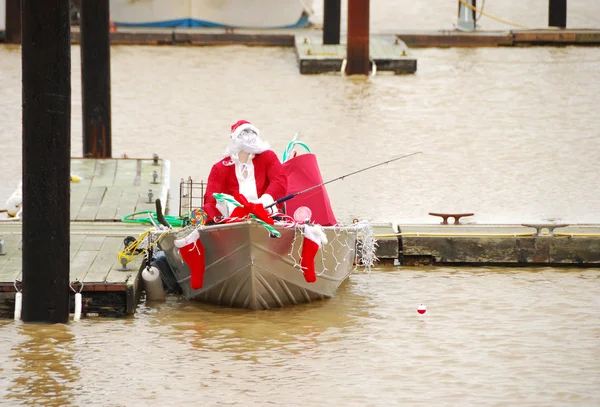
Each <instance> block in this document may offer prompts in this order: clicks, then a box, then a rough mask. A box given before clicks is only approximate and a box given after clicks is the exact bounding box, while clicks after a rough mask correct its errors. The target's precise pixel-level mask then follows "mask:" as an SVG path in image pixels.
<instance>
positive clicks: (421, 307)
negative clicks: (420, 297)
mask: <svg viewBox="0 0 600 407" xmlns="http://www.w3.org/2000/svg"><path fill="white" fill-rule="evenodd" d="M417 312H418V313H419V314H421V315H423V314H424V313H426V312H427V308H426V307H425V305H423V304H421V305H419V306H418V307H417Z"/></svg>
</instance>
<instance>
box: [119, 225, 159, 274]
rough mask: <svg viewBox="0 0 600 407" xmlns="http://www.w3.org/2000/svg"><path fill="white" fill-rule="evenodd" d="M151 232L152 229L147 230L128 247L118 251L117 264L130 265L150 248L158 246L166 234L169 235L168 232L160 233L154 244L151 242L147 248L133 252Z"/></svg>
mask: <svg viewBox="0 0 600 407" xmlns="http://www.w3.org/2000/svg"><path fill="white" fill-rule="evenodd" d="M153 230H154V229H149V230H147V231H145V232H144V233H142V234H141V235H140V236H138V238H137V239H135V240H134V241H133V242H131V244H129V246H127V247H126V248H124V249H123V250H121V251H119V253H118V255H117V258H118V259H119V263H121V264H122V265H123V266H125V265H127V264H129V263H131V262H132V261H134V260H135V259H137V258H138V257H140V256H141V255H143V254H145V253H146V252H147V251H148V250H149V249H150V248H152V247H154V246H155V245H156V244H158V242H159V241H160V239H162V238H163V237H164V236H165V235H166V234H167V233H169V232H168V231H165V232H163V233H161V234H160V236H159V237H158V238H157V239H156V240H155V241H154V242H151V243H150V244H149V245H148V246H147V247H145V248H144V249H142V250H140V252H139V253H136V252H135V251H136V250H137V249H138V246H139V245H140V244H141V243H142V242H143V241H144V239H145V238H146V237H147V236H148V234H149V233H150V232H152V231H153ZM123 261H125V263H123Z"/></svg>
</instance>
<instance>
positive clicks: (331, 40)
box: [323, 0, 342, 45]
mask: <svg viewBox="0 0 600 407" xmlns="http://www.w3.org/2000/svg"><path fill="white" fill-rule="evenodd" d="M341 3H342V1H341V0H325V1H324V4H323V44H330V45H337V44H339V43H340V20H341V13H342V4H341Z"/></svg>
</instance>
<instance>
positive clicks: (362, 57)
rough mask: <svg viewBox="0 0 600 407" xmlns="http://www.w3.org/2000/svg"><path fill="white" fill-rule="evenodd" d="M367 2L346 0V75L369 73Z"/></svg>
mask: <svg viewBox="0 0 600 407" xmlns="http://www.w3.org/2000/svg"><path fill="white" fill-rule="evenodd" d="M369 3H370V1H369V0H348V47H347V52H346V55H347V56H346V58H347V63H348V65H347V66H346V74H348V75H368V74H369V67H370V58H369Z"/></svg>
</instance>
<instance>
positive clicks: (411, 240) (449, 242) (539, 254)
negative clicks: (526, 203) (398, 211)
mask: <svg viewBox="0 0 600 407" xmlns="http://www.w3.org/2000/svg"><path fill="white" fill-rule="evenodd" d="M374 231H375V236H376V237H377V239H378V245H379V247H378V251H377V257H378V258H379V260H380V262H381V263H388V264H396V265H405V266H417V265H438V266H473V267H477V266H502V267H510V266H519V267H530V266H547V267H562V266H583V267H600V225H564V224H522V225H478V224H466V225H460V224H456V225H453V224H449V225H398V226H397V227H396V228H395V227H394V226H393V225H392V224H391V223H389V224H380V225H375V226H374Z"/></svg>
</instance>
